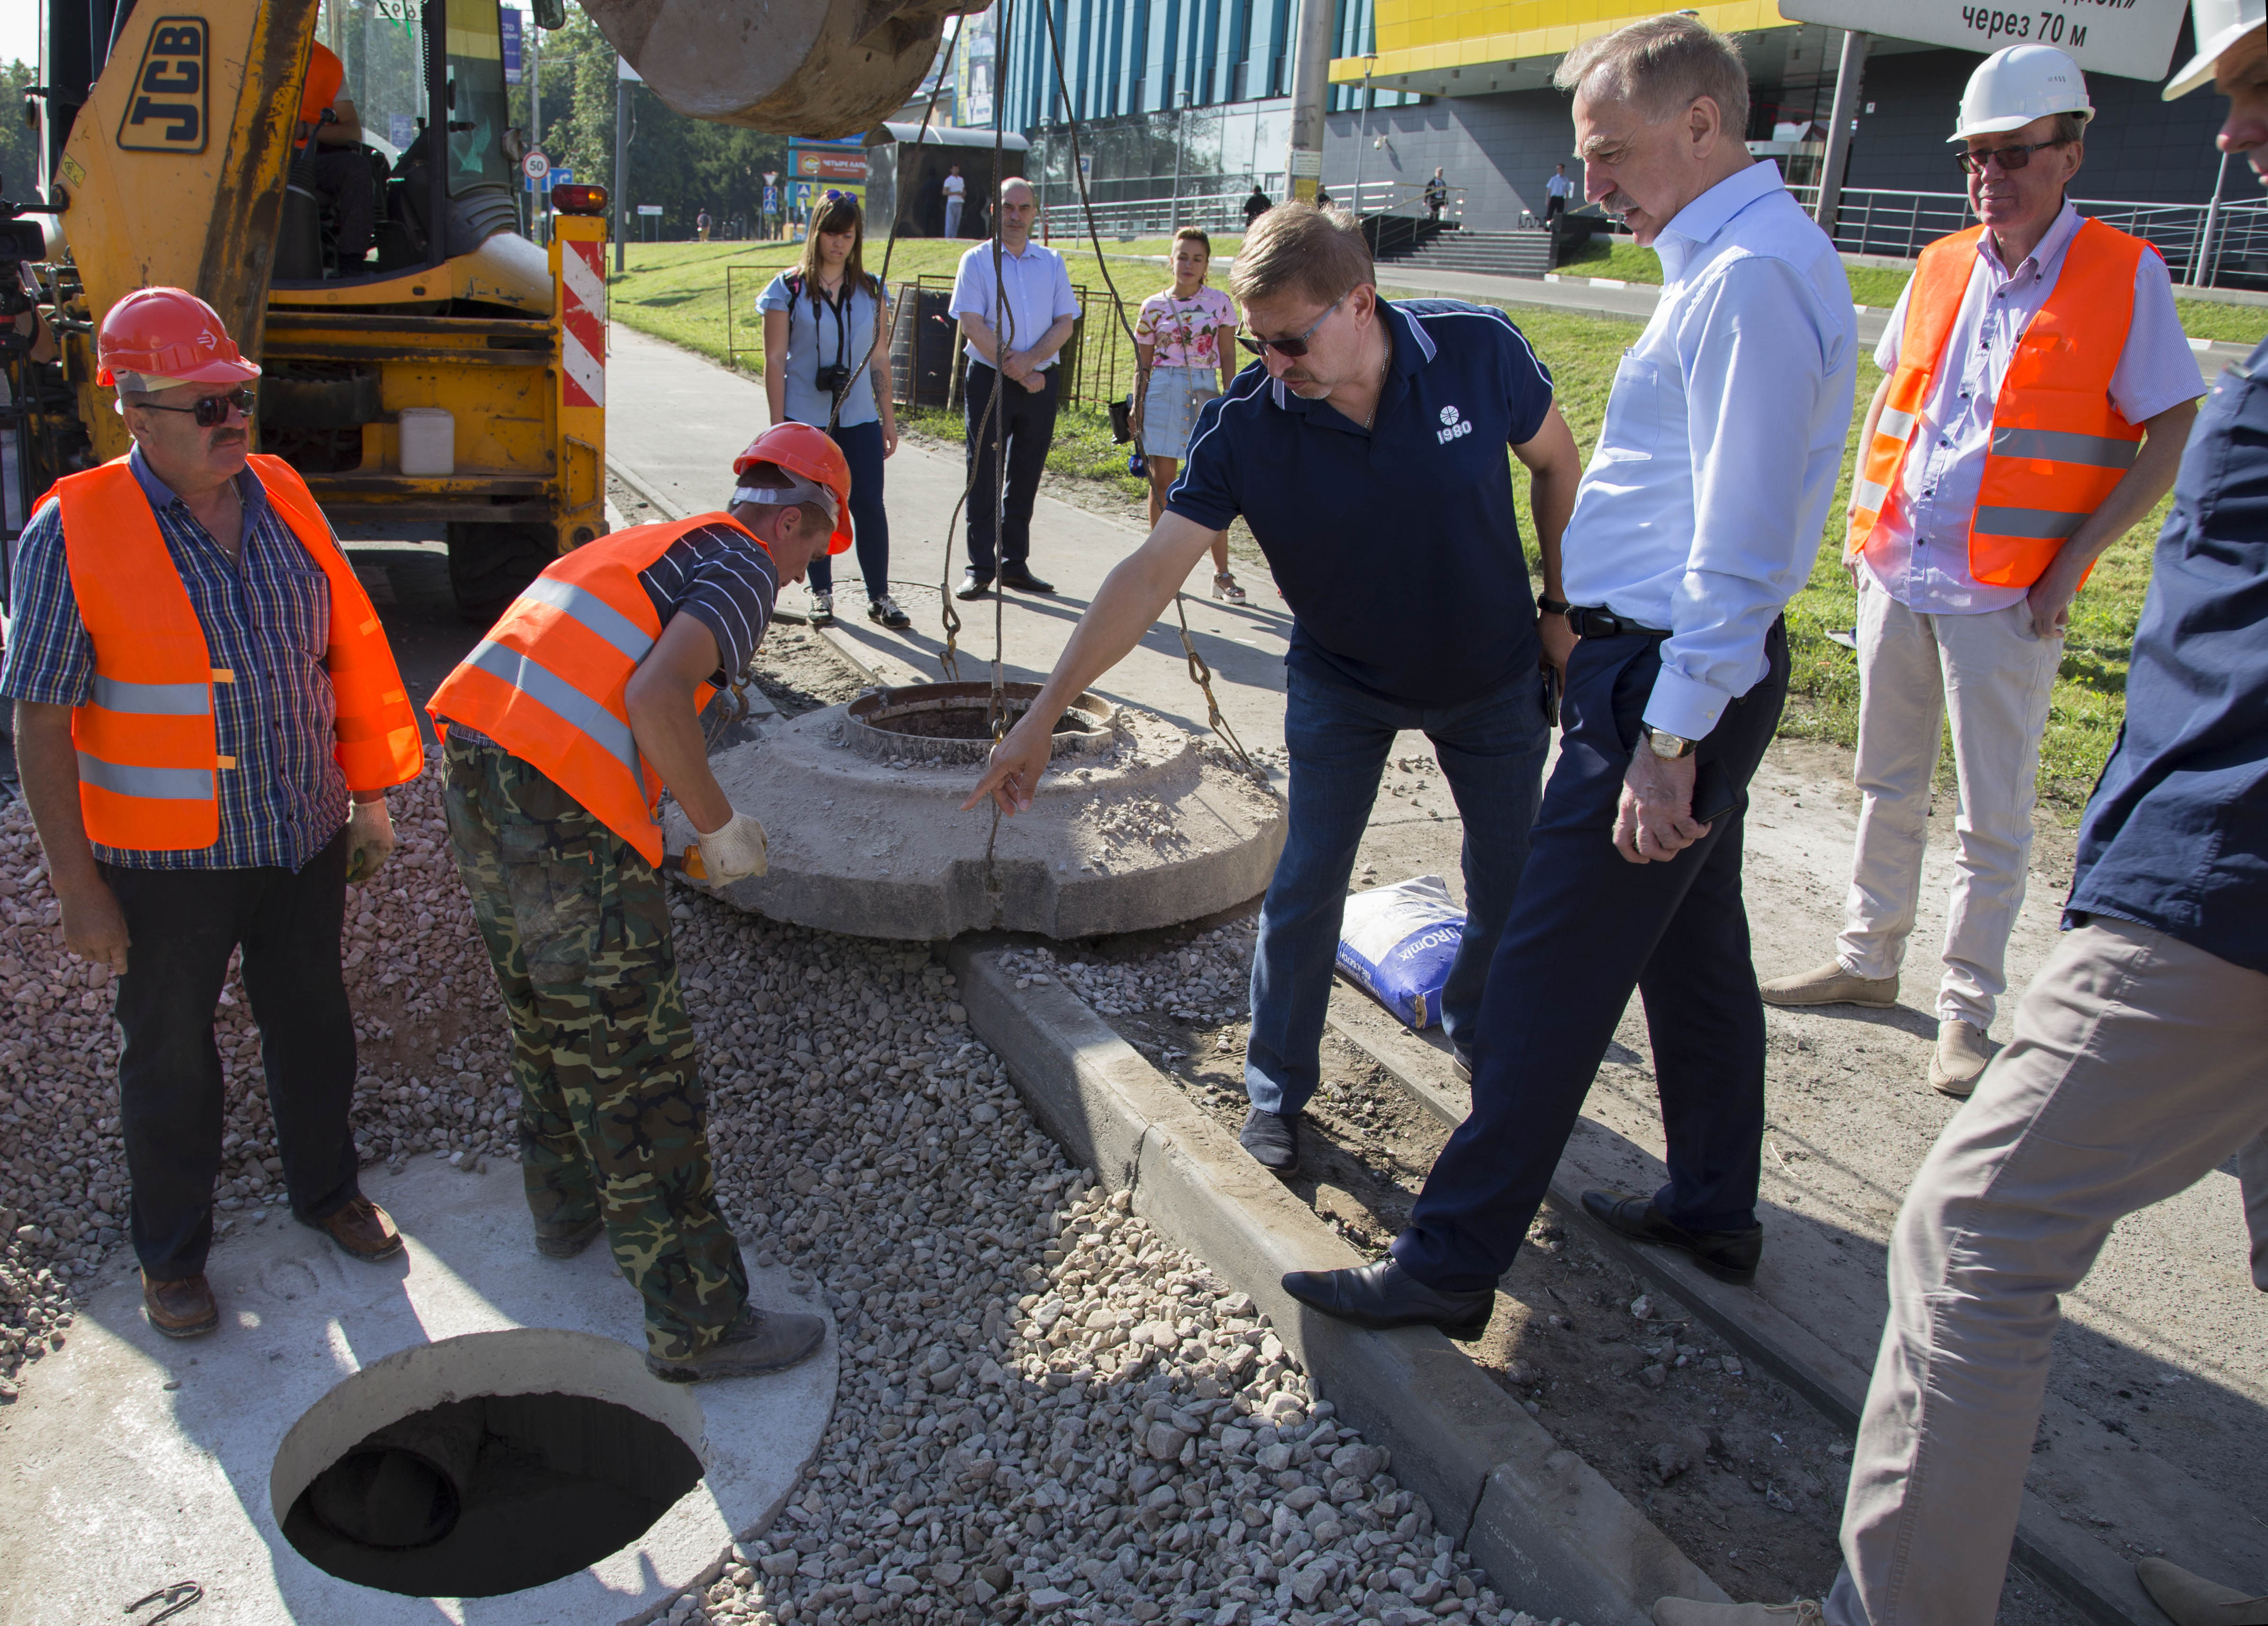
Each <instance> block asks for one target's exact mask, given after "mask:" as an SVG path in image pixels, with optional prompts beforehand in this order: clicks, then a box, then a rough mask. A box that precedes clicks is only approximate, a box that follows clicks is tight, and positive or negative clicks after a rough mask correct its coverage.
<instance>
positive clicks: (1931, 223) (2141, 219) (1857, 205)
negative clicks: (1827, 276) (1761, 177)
mask: <svg viewBox="0 0 2268 1626" xmlns="http://www.w3.org/2000/svg"><path fill="white" fill-rule="evenodd" d="M1788 189H1789V191H1790V192H1792V193H1793V195H1795V198H1796V201H1797V202H1800V203H1801V204H1802V205H1803V206H1804V208H1805V209H1806V210H1811V211H1814V212H1816V210H1817V209H1818V204H1819V188H1817V187H1815V186H1802V187H1791V188H1788ZM2072 202H2073V203H2075V204H2076V205H2078V208H2079V212H2080V213H2081V214H2082V215H2086V216H2088V217H2089V218H2091V219H2095V220H2100V221H2102V223H2103V224H2105V225H2109V226H2115V227H2117V229H2118V230H2119V231H2121V232H2128V233H2130V234H2132V235H2133V236H2135V237H2140V238H2147V239H2148V240H2149V241H2150V242H2151V243H2152V244H2154V245H2155V246H2156V247H2157V250H2158V252H2159V253H2160V254H2163V255H2164V256H2165V259H2166V266H2167V269H2169V271H2171V272H2172V273H2173V277H2174V281H2175V282H2176V283H2183V284H2189V285H2194V286H2201V287H2206V288H2211V287H2215V286H2218V285H2220V284H2221V283H2239V284H2253V285H2258V284H2260V283H2263V282H2268V199H2259V198H2247V199H2242V200H2239V201H2236V202H2226V201H2224V202H2222V203H2221V204H2220V207H2219V208H2217V209H2216V208H2214V207H2213V206H2212V205H2210V204H2205V203H2150V202H2135V201H2132V200H2127V199H2117V198H2073V200H2072ZM1973 224H1976V217H1975V216H1974V215H1973V214H1971V213H1970V209H1969V199H1968V196H1967V195H1966V194H1964V193H1960V192H1909V191H1903V190H1899V189H1896V188H1886V187H1845V188H1844V189H1843V201H1842V204H1841V206H1840V208H1838V209H1837V211H1836V217H1835V233H1834V235H1835V246H1836V247H1837V248H1839V249H1841V250H1842V251H1843V252H1844V253H1845V254H1882V255H1886V256H1888V257H1890V258H1893V259H1899V260H1911V259H1912V258H1913V257H1914V256H1915V255H1917V254H1920V253H1921V251H1922V250H1923V249H1924V248H1926V247H1927V246H1929V245H1930V244H1932V243H1933V242H1935V241H1936V240H1937V239H1939V238H1941V237H1949V236H1950V235H1952V234H1953V233H1954V232H1959V231H1962V230H1964V229H1966V228H1967V227H1969V226H1970V225H1973ZM2208 233H2209V234H2210V238H2211V240H2210V241H2209V242H2208V241H2207V237H2208Z"/></svg>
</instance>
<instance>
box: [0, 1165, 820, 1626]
mask: <svg viewBox="0 0 2268 1626" xmlns="http://www.w3.org/2000/svg"><path fill="white" fill-rule="evenodd" d="M372 1172H373V1173H375V1172H376V1171H372ZM370 1191H371V1195H372V1196H373V1197H374V1198H376V1199H377V1200H378V1201H379V1203H383V1204H384V1205H385V1206H386V1207H387V1210H388V1211H389V1212H391V1213H392V1214H393V1215H394V1218H395V1219H396V1220H397V1221H398V1222H400V1223H401V1226H402V1229H403V1231H404V1232H405V1233H406V1234H407V1236H408V1238H409V1246H408V1247H407V1248H406V1249H405V1251H404V1253H403V1254H401V1255H399V1256H397V1257H396V1258H395V1259H394V1260H391V1261H388V1262H386V1263H384V1264H382V1265H379V1266H372V1265H366V1264H362V1263H359V1262H356V1261H353V1260H350V1259H348V1258H346V1257H345V1256H343V1255H342V1254H340V1253H339V1252H338V1251H337V1249H336V1248H335V1247H333V1246H332V1245H331V1243H330V1241H329V1240H328V1239H327V1238H324V1237H322V1236H320V1235H319V1234H318V1233H317V1232H313V1231H311V1230H307V1229H305V1228H303V1227H301V1226H298V1225H293V1224H291V1222H290V1220H289V1219H288V1218H286V1217H284V1215H283V1214H281V1213H280V1212H279V1213H278V1214H277V1216H276V1218H272V1219H270V1220H269V1221H268V1222H267V1224H266V1225H264V1226H262V1227H260V1228H257V1229H254V1228H251V1227H248V1226H245V1225H242V1224H241V1223H239V1227H238V1230H239V1234H237V1235H235V1236H232V1237H230V1238H227V1239H225V1240H223V1241H222V1242H221V1243H220V1244H219V1246H218V1247H217V1248H216V1249H215V1251H214V1254H213V1257H212V1262H211V1267H210V1272H209V1274H210V1277H211V1279H212V1282H213V1284H214V1288H215V1291H216V1292H217V1295H218V1297H219V1299H220V1302H221V1306H222V1326H221V1328H220V1330H219V1331H218V1332H217V1333H215V1334H213V1335H209V1336H207V1337H204V1338H201V1339H194V1340H190V1341H188V1342H185V1343H173V1342H171V1341H169V1340H167V1339H166V1338H163V1337H161V1336H159V1335H158V1334H157V1333H155V1332H154V1331H152V1330H151V1328H150V1327H149V1325H148V1323H147V1322H146V1321H145V1320H144V1316H143V1313H142V1309H141V1293H140V1289H139V1287H138V1286H137V1285H136V1284H135V1283H134V1282H132V1281H131V1280H114V1281H113V1282H112V1283H111V1284H109V1285H107V1286H105V1287H102V1288H100V1289H98V1290H97V1291H94V1292H93V1293H92V1295H91V1296H90V1297H89V1298H88V1299H85V1300H84V1301H83V1304H82V1306H81V1308H80V1309H79V1311H78V1319H77V1324H76V1325H75V1326H74V1327H73V1328H72V1329H71V1332H70V1342H69V1343H68V1345H67V1346H66V1347H65V1348H64V1349H63V1350H61V1351H60V1352H58V1353H56V1354H55V1355H52V1356H50V1357H48V1359H47V1360H45V1361H43V1362H42V1363H41V1364H40V1382H39V1383H38V1384H36V1385H34V1386H33V1387H31V1388H30V1389H29V1390H28V1391H27V1392H26V1395H25V1397H24V1398H23V1399H22V1400H21V1401H19V1402H18V1403H17V1404H16V1405H15V1406H14V1407H12V1408H11V1409H9V1410H8V1411H6V1412H5V1413H0V1459H4V1460H5V1462H6V1464H7V1475H6V1480H5V1483H4V1487H0V1551H4V1552H6V1553H8V1554H10V1555H11V1562H9V1563H6V1564H4V1565H0V1619H5V1620H10V1621H35V1620H36V1621H64V1620H71V1621H94V1620H113V1619H116V1618H118V1617H119V1611H120V1610H121V1608H122V1607H123V1606H124V1605H126V1604H127V1603H129V1602H131V1601H132V1600H135V1599H136V1598H139V1597H142V1596H143V1595H144V1594H145V1593H150V1592H152V1591H154V1590H156V1589H157V1588H158V1587H161V1586H166V1585H169V1584H171V1583H173V1582H176V1581H180V1580H182V1579H184V1578H194V1579H195V1581H196V1582H197V1583H199V1584H200V1585H201V1586H203V1589H204V1599H203V1613H202V1614H200V1615H196V1616H194V1617H193V1618H196V1619H208V1618H209V1619H212V1620H216V1621H227V1622H230V1623H231V1626H288V1623H289V1622H356V1626H390V1623H399V1626H410V1623H411V1622H416V1626H433V1623H434V1622H443V1621H446V1622H453V1623H455V1626H463V1623H464V1622H478V1623H479V1626H514V1623H518V1622H526V1623H527V1626H568V1623H571V1622H572V1623H578V1626H579V1623H584V1622H587V1623H589V1626H615V1623H616V1622H641V1621H645V1620H650V1619H652V1618H653V1617H654V1616H656V1615H659V1613H660V1611H661V1610H662V1608H664V1607H665V1606H666V1604H667V1603H668V1601H669V1600H670V1599H671V1598H673V1597H674V1595H675V1594H677V1593H680V1592H681V1591H682V1590H684V1589H685V1588H686V1587H688V1586H696V1585H705V1584H706V1583H707V1582H708V1581H709V1580H711V1579H713V1578H714V1577H715V1576H716V1574H717V1573H718V1570H719V1568H720V1565H721V1561H722V1559H723V1556H724V1555H725V1549H726V1548H727V1547H728V1546H729V1544H730V1543H731V1542H733V1541H734V1540H735V1539H740V1538H748V1537H753V1536H755V1534H760V1533H761V1532H762V1530H763V1529H764V1528H765V1527H768V1526H769V1525H770V1522H771V1521H772V1519H774V1517H775V1516H776V1515H777V1513H778V1512H779V1511H780V1508H781V1506H782V1505H783V1504H784V1502H785V1501H786V1499H787V1497H788V1495H789V1492H790V1491H791V1490H792V1489H793V1488H794V1486H795V1484H796V1483H797V1481H798V1480H799V1478H800V1476H801V1475H802V1473H803V1470H804V1468H805V1467H806V1465H807V1464H808V1463H809V1462H810V1460H812V1458H813V1457H814V1455H815V1454H816V1453H817V1451H818V1448H819V1446H820V1442H821V1437H822V1436H823V1434H824V1433H825V1431H826V1427H827V1423H828V1417H829V1416H830V1415H831V1414H832V1412H833V1409H834V1403H835V1387H836V1343H835V1338H834V1336H833V1335H832V1334H831V1333H830V1335H829V1336H828V1341H827V1343H826V1346H825V1348H824V1349H823V1350H821V1352H820V1354H818V1355H817V1356H815V1357H813V1358H812V1359H811V1360H809V1361H806V1363H804V1365H801V1366H799V1367H797V1368H795V1369H794V1370H792V1371H790V1372H783V1373H780V1374H778V1375H777V1376H775V1377H770V1378H755V1379H740V1380H734V1381H732V1382H725V1383H711V1384H696V1385H692V1386H689V1387H685V1386H677V1385H671V1384H665V1383H661V1382H659V1381H657V1380H654V1379H652V1378H651V1377H649V1376H648V1375H647V1374H646V1372H645V1371H644V1365H643V1362H642V1358H641V1351H642V1350H643V1347H644V1346H643V1340H642V1335H641V1332H640V1326H639V1313H638V1305H637V1296H636V1294H635V1293H634V1292H632V1291H631V1290H630V1286H629V1285H628V1284H626V1283H625V1282H623V1281H622V1278H621V1277H619V1276H618V1275H617V1274H616V1272H615V1269H614V1266H613V1263H612V1262H611V1261H610V1260H609V1258H608V1256H607V1254H606V1250H605V1248H604V1247H603V1246H601V1247H596V1248H593V1249H592V1250H590V1251H588V1252H586V1253H585V1254H583V1255H582V1256H581V1257H579V1258H577V1259H573V1260H565V1261H562V1260H549V1259H544V1258H542V1257H541V1256H540V1255H538V1254H536V1253H535V1252H534V1248H533V1247H532V1246H531V1245H530V1242H529V1230H528V1218H527V1203H526V1202H525V1200H524V1199H523V1197H522V1196H521V1193H520V1181H519V1171H518V1168H517V1166H512V1165H505V1166H499V1167H497V1168H495V1169H492V1170H491V1171H490V1172H489V1173H487V1174H481V1175H468V1174H463V1173H460V1172H459V1171H458V1170H455V1169H453V1168H450V1167H449V1166H446V1164H442V1163H438V1162H436V1161H434V1160H431V1159H423V1160H421V1161H419V1162H418V1163H416V1164H415V1165H413V1166H411V1168H410V1169H409V1170H408V1171H407V1172H405V1173H404V1174H401V1176H399V1177H397V1178H394V1179H391V1180H388V1179H384V1178H380V1179H378V1180H376V1181H372V1184H371V1187H370ZM247 1232H248V1234H247ZM754 1285H755V1293H756V1298H757V1300H758V1302H759V1303H762V1304H764V1305H769V1306H773V1307H777V1308H782V1309H785V1308H796V1309H816V1308H818V1306H808V1305H805V1304H803V1303H801V1302H800V1301H799V1300H797V1299H794V1298H793V1297H792V1292H791V1290H790V1288H789V1285H788V1283H787V1281H786V1279H785V1275H784V1272H779V1273H757V1279H756V1280H755V1283H754ZM516 1328H555V1329H558V1331H559V1336H558V1337H556V1338H555V1339H553V1340H550V1341H548V1345H547V1347H548V1350H549V1352H548V1353H544V1354H541V1355H539V1356H538V1357H535V1358H533V1359H527V1360H525V1361H524V1363H523V1364H522V1365H521V1366H520V1367H519V1369H518V1370H513V1371H509V1372H499V1371H498V1370H497V1369H496V1368H495V1367H494V1365H493V1364H492V1363H491V1364H490V1369H489V1370H488V1371H486V1372H484V1373H481V1374H480V1376H479V1379H478V1380H477V1381H475V1382H474V1383H473V1385H472V1386H471V1387H469V1388H463V1389H460V1390H457V1391H455V1392H450V1393H443V1394H437V1395H435V1399H436V1400H442V1399H453V1398H458V1397H460V1394H469V1393H475V1392H483V1393H484V1392H507V1393H523V1394H524V1393H536V1392H542V1391H545V1390H557V1391H560V1392H566V1393H578V1394H593V1395H596V1396H598V1397H599V1398H602V1399H607V1400H611V1401H613V1402H616V1403H618V1404H621V1405H624V1406H627V1407H629V1408H630V1409H633V1410H635V1411H637V1412H638V1413H641V1414H643V1415H644V1416H649V1417H652V1418H653V1419H654V1420H655V1421H657V1422H659V1423H660V1424H663V1425H664V1426H666V1427H667V1428H669V1429H670V1430H671V1431H673V1432H674V1433H675V1434H676V1435H677V1436H678V1437H679V1438H681V1439H684V1440H685V1441H686V1443H687V1444H688V1445H689V1446H692V1447H693V1448H694V1450H695V1451H696V1453H697V1454H698V1456H699V1458H700V1460H701V1466H702V1469H703V1479H702V1481H701V1483H699V1484H697V1485H696V1486H695V1487H694V1488H693V1490H691V1491H689V1492H688V1493H687V1494H686V1495H685V1496H683V1497H681V1498H680V1499H679V1500H678V1501H677V1502H676V1503H675V1504H674V1505H672V1506H670V1507H669V1509H668V1510H667V1511H666V1512H664V1513H663V1514H662V1515H661V1517H660V1519H659V1520H658V1521H657V1522H656V1523H655V1524H654V1525H653V1526H652V1528H650V1529H648V1530H647V1531H646V1532H645V1533H644V1534H643V1535H642V1536H640V1537H639V1538H638V1539H637V1540H636V1541H633V1542H631V1543H630V1545H628V1546H625V1547H623V1548H622V1549H620V1550H619V1551H617V1552H615V1553H614V1554H612V1555H611V1556H608V1557H605V1558H603V1559H601V1560H600V1561H599V1562H597V1563H592V1564H591V1565H590V1566H589V1567H588V1568H587V1569H584V1570H581V1571H577V1572H575V1573H572V1574H571V1575H568V1576H566V1577H564V1578H561V1579H558V1580H555V1581H552V1582H550V1583H549V1585H545V1586H535V1587H531V1588H529V1589H527V1590H526V1591H523V1592H519V1593H512V1594H508V1595H505V1596H501V1597H490V1598H476V1599H473V1600H454V1599H446V1598H439V1599H429V1598H413V1597H407V1596H403V1595H401V1594H398V1593H391V1592H385V1591H380V1590H376V1589H373V1588H369V1587H364V1586H353V1585H350V1583H348V1582H345V1581H342V1580H339V1579H337V1578H335V1577H333V1576H331V1575H328V1574H327V1573H325V1572H324V1571H321V1570H319V1569H317V1568H316V1567H315V1566H314V1565H313V1564H312V1563H309V1562H308V1561H307V1560H306V1558H304V1557H303V1556H301V1555H300V1554H299V1552H298V1549H296V1548H294V1547H293V1546H292V1544H291V1541H289V1540H288V1539H287V1538H286V1537H285V1536H284V1534H283V1532H282V1530H281V1528H280V1519H279V1513H280V1512H283V1511H284V1510H287V1509H288V1508H289V1506H290V1504H291V1498H292V1497H295V1496H296V1495H297V1494H298V1489H299V1487H300V1486H301V1485H302V1484H304V1483H305V1482H306V1479H307V1478H308V1477H309V1476H310V1475H312V1473H313V1471H314V1469H315V1468H319V1467H320V1466H322V1465H323V1464H322V1463H320V1462H317V1461H316V1460H315V1459H317V1458H326V1459H328V1456H329V1455H331V1454H332V1453H334V1452H335V1448H336V1447H337V1446H339V1445H340V1443H341V1442H342V1441H346V1440H347V1437H348V1436H352V1438H361V1435H362V1432H364V1430H363V1429H362V1427H361V1425H362V1424H364V1423H365V1422H370V1421H371V1420H372V1418H374V1417H379V1414H380V1413H382V1412H384V1411H386V1410H387V1409H388V1407H389V1406H391V1405H393V1404H394V1403H395V1400H396V1399H398V1396H399V1394H401V1392H403V1386H404V1385H405V1384H407V1385H409V1386H410V1387H412V1388H414V1389H415V1390H416V1392H417V1393H420V1394H423V1393H425V1392H426V1390H427V1388H428V1387H433V1384H432V1382H431V1380H433V1379H434V1378H435V1377H436V1375H437V1374H438V1387H440V1388H442V1389H445V1390H446V1389H449V1388H450V1387H451V1386H452V1385H461V1384H463V1383H465V1381H466V1375H467V1373H468V1372H480V1369H481V1367H482V1362H481V1361H479V1360H473V1359H468V1356H467V1353H466V1352H467V1350H468V1349H475V1350H476V1349H477V1348H478V1346H480V1345H482V1343H484V1342H485V1341H484V1340H483V1339H482V1338H481V1337H480V1336H479V1335H496V1334H499V1333H506V1332H510V1331H511V1330H512V1329H516ZM626 1341H628V1342H626ZM349 1380H357V1381H356V1382H355V1383H354V1384H351V1385H350V1384H349ZM342 1386H347V1387H342ZM389 1394H392V1395H393V1396H394V1398H389ZM424 1403H430V1402H424ZM373 1408H375V1409H373ZM380 1420H381V1421H384V1420H390V1419H384V1418H381V1419H380ZM372 1426H376V1424H372ZM349 1443H350V1442H349ZM311 1465H312V1466H311Z"/></svg>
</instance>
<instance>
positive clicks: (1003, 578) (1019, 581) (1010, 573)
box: [1000, 564, 1056, 592]
mask: <svg viewBox="0 0 2268 1626" xmlns="http://www.w3.org/2000/svg"><path fill="white" fill-rule="evenodd" d="M1000 585H1002V586H1003V587H1013V588H1014V589H1015V590H1016V591H1017V592H1054V591H1055V590H1056V585H1055V584H1054V583H1053V582H1043V581H1042V580H1041V579H1040V578H1038V577H1036V576H1035V575H1033V574H1032V572H1031V570H1030V567H1028V566H1027V565H1023V564H1004V565H1002V566H1001V567H1000Z"/></svg>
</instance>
